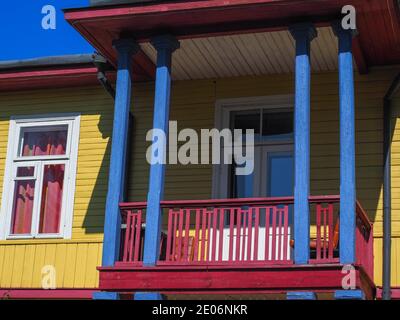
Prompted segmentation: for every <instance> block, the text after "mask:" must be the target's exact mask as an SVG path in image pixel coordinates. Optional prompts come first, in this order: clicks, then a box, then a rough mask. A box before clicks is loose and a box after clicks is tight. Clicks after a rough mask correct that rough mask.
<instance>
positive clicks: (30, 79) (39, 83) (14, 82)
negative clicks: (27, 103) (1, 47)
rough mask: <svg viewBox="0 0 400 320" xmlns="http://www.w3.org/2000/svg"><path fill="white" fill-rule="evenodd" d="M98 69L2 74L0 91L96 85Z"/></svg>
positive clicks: (56, 69) (84, 68)
mask: <svg viewBox="0 0 400 320" xmlns="http://www.w3.org/2000/svg"><path fill="white" fill-rule="evenodd" d="M97 83H98V80H97V68H95V67H92V66H90V67H86V66H85V67H63V68H49V69H40V70H39V69H35V70H21V71H16V70H14V71H4V72H0V91H15V90H26V89H39V88H58V87H68V86H83V85H95V84H97Z"/></svg>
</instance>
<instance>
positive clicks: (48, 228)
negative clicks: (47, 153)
mask: <svg viewBox="0 0 400 320" xmlns="http://www.w3.org/2000/svg"><path fill="white" fill-rule="evenodd" d="M64 171H65V165H63V164H57V165H45V166H44V173H43V184H42V185H43V187H42V201H41V207H40V220H39V233H58V232H59V228H60V218H61V206H62V195H63V185H64Z"/></svg>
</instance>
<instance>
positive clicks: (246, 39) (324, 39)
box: [141, 27, 338, 80]
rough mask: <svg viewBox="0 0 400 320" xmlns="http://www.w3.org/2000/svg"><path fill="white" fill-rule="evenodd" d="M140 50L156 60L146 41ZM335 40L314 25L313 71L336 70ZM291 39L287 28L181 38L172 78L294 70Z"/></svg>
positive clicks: (218, 76)
mask: <svg viewBox="0 0 400 320" xmlns="http://www.w3.org/2000/svg"><path fill="white" fill-rule="evenodd" d="M141 46H142V49H143V51H144V52H145V53H146V54H147V55H148V56H149V57H150V58H151V59H152V60H153V62H154V63H155V61H156V51H155V50H154V48H153V47H152V46H151V45H150V44H149V43H144V44H142V45H141ZM337 50H338V46H337V39H336V37H335V35H334V34H333V32H332V30H331V28H328V27H326V28H318V37H317V38H316V39H314V40H313V42H312V44H311V64H312V70H313V71H315V72H321V71H333V70H336V69H337ZM294 59H295V47H294V40H293V38H292V37H291V35H290V33H289V32H288V31H277V32H268V33H267V32H264V33H252V34H241V35H232V36H219V37H210V38H198V39H187V40H181V48H180V49H179V50H177V51H175V52H174V54H173V61H172V63H173V67H172V77H173V79H174V80H190V79H212V78H221V77H236V76H253V75H261V74H284V73H293V72H294V61H295V60H294Z"/></svg>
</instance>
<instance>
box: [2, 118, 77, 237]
mask: <svg viewBox="0 0 400 320" xmlns="http://www.w3.org/2000/svg"><path fill="white" fill-rule="evenodd" d="M79 119H80V118H79V115H68V116H60V117H53V118H38V117H37V118H30V119H29V118H19V117H18V118H12V119H11V120H10V130H9V139H8V150H7V163H6V170H5V174H4V187H3V199H2V208H1V210H2V211H1V220H0V222H1V229H0V230H1V233H0V238H2V239H19V238H70V236H71V225H72V212H73V198H74V189H75V172H76V162H77V151H78V150H77V149H78V142H79Z"/></svg>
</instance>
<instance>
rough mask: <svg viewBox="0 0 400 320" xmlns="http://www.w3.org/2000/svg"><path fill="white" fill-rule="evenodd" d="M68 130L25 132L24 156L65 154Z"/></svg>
mask: <svg viewBox="0 0 400 320" xmlns="http://www.w3.org/2000/svg"><path fill="white" fill-rule="evenodd" d="M66 144H67V130H57V131H47V132H43V131H37V132H35V131H33V132H29V131H28V132H25V133H24V145H23V148H22V156H23V157H26V156H50V155H60V154H65V149H66Z"/></svg>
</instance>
